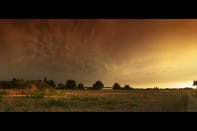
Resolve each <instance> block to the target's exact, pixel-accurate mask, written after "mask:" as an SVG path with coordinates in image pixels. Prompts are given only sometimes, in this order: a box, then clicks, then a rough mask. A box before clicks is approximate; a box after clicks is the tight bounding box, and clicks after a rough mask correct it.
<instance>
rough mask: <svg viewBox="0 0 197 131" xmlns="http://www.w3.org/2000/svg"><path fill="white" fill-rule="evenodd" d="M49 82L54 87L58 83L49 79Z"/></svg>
mask: <svg viewBox="0 0 197 131" xmlns="http://www.w3.org/2000/svg"><path fill="white" fill-rule="evenodd" d="M47 84H49V85H50V86H52V87H56V84H55V82H54V81H53V80H49V81H47Z"/></svg>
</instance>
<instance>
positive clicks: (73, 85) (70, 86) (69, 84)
mask: <svg viewBox="0 0 197 131" xmlns="http://www.w3.org/2000/svg"><path fill="white" fill-rule="evenodd" d="M66 87H67V88H68V89H76V87H77V85H76V82H75V80H68V81H67V82H66Z"/></svg>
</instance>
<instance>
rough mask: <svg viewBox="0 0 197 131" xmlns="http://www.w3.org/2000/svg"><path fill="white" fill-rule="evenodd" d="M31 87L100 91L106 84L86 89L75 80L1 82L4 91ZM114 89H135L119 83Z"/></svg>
mask: <svg viewBox="0 0 197 131" xmlns="http://www.w3.org/2000/svg"><path fill="white" fill-rule="evenodd" d="M31 85H36V86H37V87H38V88H43V87H47V88H49V87H51V88H55V89H62V90H63V89H65V90H66V89H68V90H85V89H87V90H100V89H103V88H104V84H103V82H102V81H100V80H97V81H96V82H95V83H93V84H92V87H85V86H84V84H83V83H78V84H77V82H76V81H75V80H67V81H66V82H65V83H59V84H56V83H55V82H54V80H47V78H46V77H44V79H43V81H42V80H31V81H25V80H23V79H16V78H13V79H12V80H11V81H0V88H3V89H11V88H25V87H29V86H31ZM112 89H114V90H121V89H122V90H131V89H133V87H130V86H129V85H125V86H124V87H121V86H120V84H119V83H114V85H113V86H112Z"/></svg>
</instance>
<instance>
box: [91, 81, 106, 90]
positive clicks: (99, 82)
mask: <svg viewBox="0 0 197 131" xmlns="http://www.w3.org/2000/svg"><path fill="white" fill-rule="evenodd" d="M103 87H104V84H103V83H102V82H101V81H96V82H95V83H94V84H93V89H95V90H99V89H102V88H103Z"/></svg>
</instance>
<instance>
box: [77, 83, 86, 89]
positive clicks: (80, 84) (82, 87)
mask: <svg viewBox="0 0 197 131" xmlns="http://www.w3.org/2000/svg"><path fill="white" fill-rule="evenodd" d="M77 89H80V90H85V87H84V85H83V83H79V84H78V86H77Z"/></svg>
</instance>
